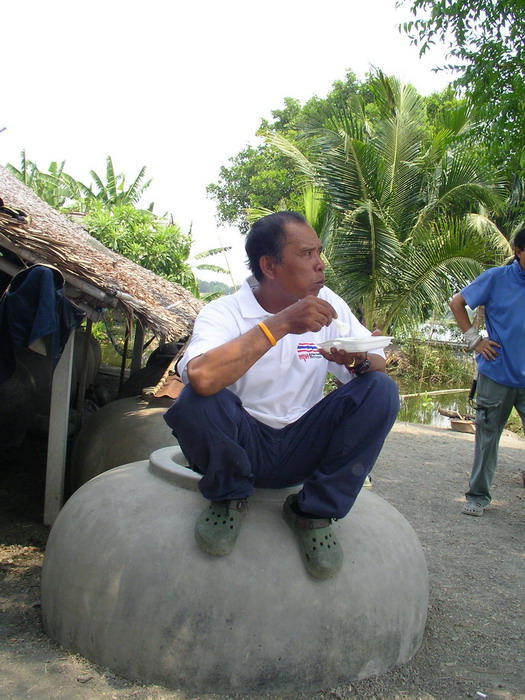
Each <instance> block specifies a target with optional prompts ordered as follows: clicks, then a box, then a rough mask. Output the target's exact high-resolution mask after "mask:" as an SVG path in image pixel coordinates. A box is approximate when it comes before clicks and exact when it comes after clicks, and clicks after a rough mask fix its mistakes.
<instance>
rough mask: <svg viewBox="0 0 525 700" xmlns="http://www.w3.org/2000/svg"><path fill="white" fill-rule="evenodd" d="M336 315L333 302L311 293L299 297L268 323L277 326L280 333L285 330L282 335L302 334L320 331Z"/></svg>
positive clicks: (269, 325) (270, 325) (273, 326)
mask: <svg viewBox="0 0 525 700" xmlns="http://www.w3.org/2000/svg"><path fill="white" fill-rule="evenodd" d="M336 317H337V312H336V310H335V309H334V307H333V306H332V305H331V304H329V303H328V302H327V301H325V300H324V299H319V297H315V296H312V295H310V296H306V297H304V298H303V299H299V301H296V302H295V303H294V304H291V305H290V306H287V307H286V309H283V310H282V311H280V312H279V313H277V314H275V316H272V318H271V319H269V320H268V321H267V325H268V327H272V328H275V329H276V332H278V333H279V329H281V330H282V331H284V333H282V335H285V334H286V333H293V334H295V335H301V333H307V332H308V331H313V332H314V333H315V332H317V331H320V330H321V328H323V326H329V325H330V324H331V323H332V321H333V319H334V318H336ZM279 335H280V333H279ZM282 335H281V337H282Z"/></svg>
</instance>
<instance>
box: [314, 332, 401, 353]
mask: <svg viewBox="0 0 525 700" xmlns="http://www.w3.org/2000/svg"><path fill="white" fill-rule="evenodd" d="M392 338H393V336H392V335H367V336H365V337H364V338H353V337H348V338H332V340H323V342H322V343H317V347H318V348H322V349H323V350H327V351H330V348H337V349H338V350H346V352H367V351H368V350H379V349H381V348H385V347H386V346H387V345H390V341H391V340H392Z"/></svg>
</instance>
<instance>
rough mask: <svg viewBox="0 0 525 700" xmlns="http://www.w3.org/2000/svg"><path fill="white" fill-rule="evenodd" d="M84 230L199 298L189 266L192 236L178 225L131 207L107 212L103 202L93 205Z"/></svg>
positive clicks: (112, 248) (125, 205)
mask: <svg viewBox="0 0 525 700" xmlns="http://www.w3.org/2000/svg"><path fill="white" fill-rule="evenodd" d="M85 227H86V228H87V230H88V231H89V233H90V234H91V235H92V236H93V237H94V238H96V239H97V240H99V241H100V242H101V243H103V244H104V245H105V246H106V247H107V248H110V249H111V250H114V251H116V252H117V253H120V254H121V255H124V256H125V257H126V258H129V259H130V260H133V262H136V263H138V264H139V265H141V266H142V267H145V268H146V269H148V270H151V271H152V272H155V273H156V274H157V275H160V276H161V277H165V278H166V279H168V280H170V281H171V282H176V283H177V284H180V285H182V286H183V287H185V288H186V289H188V290H190V291H191V292H192V293H193V294H194V295H195V296H198V293H199V292H198V285H197V281H196V279H195V275H194V274H193V272H192V270H191V268H190V266H189V265H188V263H187V259H188V257H189V254H190V248H191V243H192V239H191V234H190V235H187V234H184V233H183V232H182V231H181V230H180V228H179V227H178V226H176V225H175V224H166V222H164V221H162V220H160V219H158V218H157V217H156V216H155V215H154V214H153V213H152V212H150V211H144V210H140V209H135V207H134V206H133V205H132V204H119V205H114V206H112V207H111V208H110V209H108V208H107V207H106V204H105V203H103V202H93V203H92V206H91V208H90V210H89V212H88V213H87V215H86V218H85Z"/></svg>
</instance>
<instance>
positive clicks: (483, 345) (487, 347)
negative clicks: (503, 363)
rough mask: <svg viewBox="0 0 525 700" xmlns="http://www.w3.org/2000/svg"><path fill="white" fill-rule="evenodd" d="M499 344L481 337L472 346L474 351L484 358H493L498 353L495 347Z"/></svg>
mask: <svg viewBox="0 0 525 700" xmlns="http://www.w3.org/2000/svg"><path fill="white" fill-rule="evenodd" d="M500 347H501V345H500V344H499V343H496V341H495V340H490V339H489V338H482V339H481V340H480V341H479V343H478V344H477V345H476V347H475V348H474V351H475V352H479V354H480V355H483V357H484V358H485V359H486V360H495V359H496V357H497V356H498V355H499V353H498V351H497V350H496V348H500Z"/></svg>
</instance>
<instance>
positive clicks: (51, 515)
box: [44, 330, 75, 525]
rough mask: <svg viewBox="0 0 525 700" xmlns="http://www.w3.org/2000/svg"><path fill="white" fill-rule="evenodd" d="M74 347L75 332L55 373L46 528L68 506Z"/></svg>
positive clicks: (45, 510)
mask: <svg viewBox="0 0 525 700" xmlns="http://www.w3.org/2000/svg"><path fill="white" fill-rule="evenodd" d="M74 347H75V331H74V330H73V331H72V332H71V333H70V335H69V339H68V341H67V343H66V347H65V348H64V351H63V352H62V356H61V357H60V360H59V361H58V364H57V366H56V367H55V371H54V373H53V384H52V387H51V408H50V413H49V437H48V444H47V468H46V490H45V501H44V525H52V524H53V523H54V522H55V520H56V517H57V515H58V514H59V512H60V509H61V508H62V505H63V503H64V480H65V472H66V457H67V433H68V423H69V395H70V391H71V372H72V369H73V349H74Z"/></svg>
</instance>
